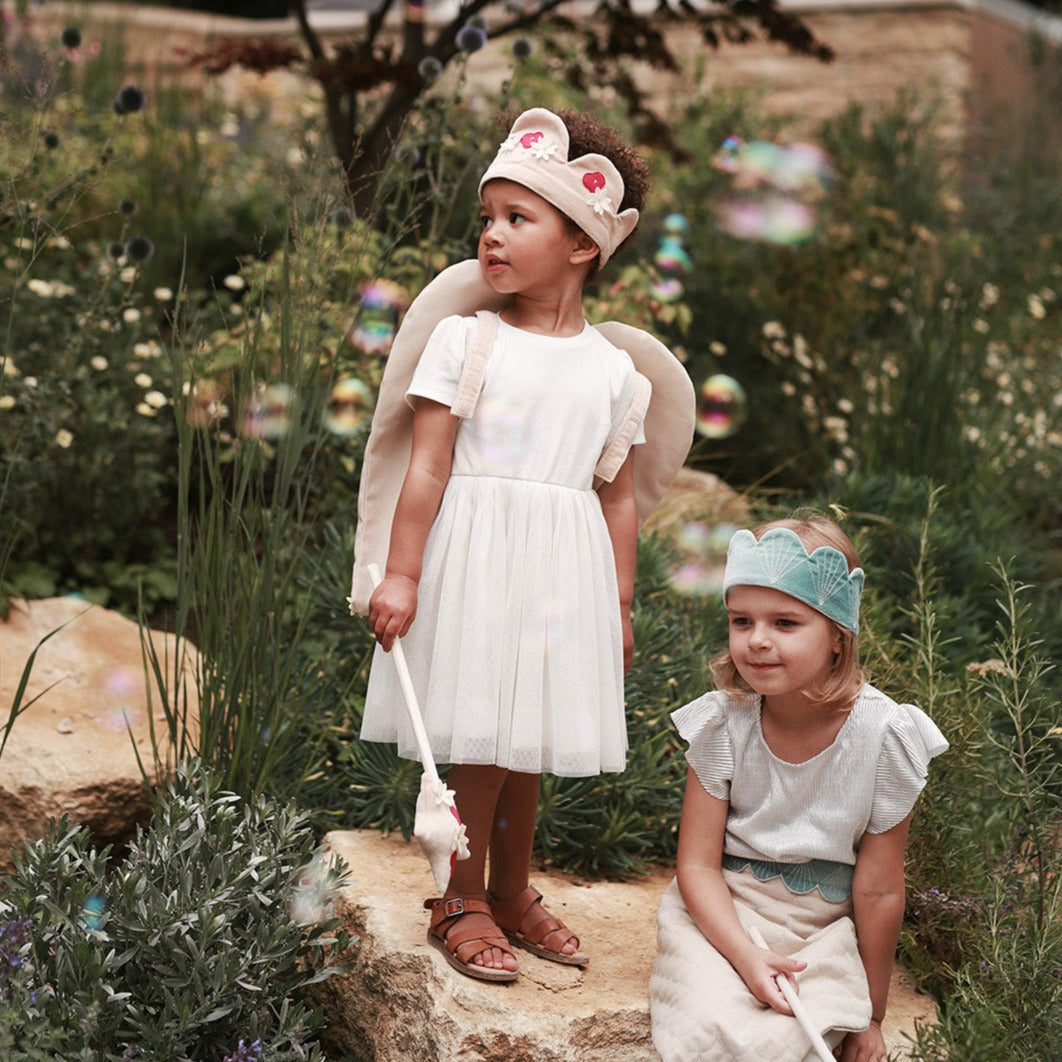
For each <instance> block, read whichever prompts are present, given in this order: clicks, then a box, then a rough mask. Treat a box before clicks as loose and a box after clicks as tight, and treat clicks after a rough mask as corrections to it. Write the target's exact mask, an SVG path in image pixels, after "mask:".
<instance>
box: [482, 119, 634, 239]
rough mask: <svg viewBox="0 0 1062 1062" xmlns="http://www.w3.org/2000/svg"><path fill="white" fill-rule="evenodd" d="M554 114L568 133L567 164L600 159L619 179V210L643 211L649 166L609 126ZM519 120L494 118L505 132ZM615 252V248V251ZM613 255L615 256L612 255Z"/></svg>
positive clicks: (598, 121)
mask: <svg viewBox="0 0 1062 1062" xmlns="http://www.w3.org/2000/svg"><path fill="white" fill-rule="evenodd" d="M553 113H554V114H556V115H557V117H558V118H560V120H561V121H562V122H563V123H564V125H565V128H566V129H567V130H568V160H569V161H571V160H572V159H577V158H578V157H579V156H580V155H585V154H587V153H588V152H594V153H595V154H598V155H604V156H605V157H606V158H607V159H609V160H610V161H611V162H612V164H613V165H614V166H615V167H616V169H617V170H618V171H619V175H620V177H622V178H623V202H621V203H620V206H619V209H620V210H621V211H622V210H627V209H628V208H629V207H633V208H634V209H635V210H637V211H641V210H643V209H644V208H645V201H646V199H648V198H649V187H650V181H649V163H648V162H647V161H646V160H645V158H644V157H643V156H642V155H640V154H639V153H638V152H637V151H636V150H635V149H634V148H632V147H631V146H630V145H629V144H628V143H627V142H626V141H625V140H624V139H623V137H622V136H620V134H619V132H618V131H617V130H616V129H613V127H612V126H611V125H606V124H605V123H604V122H602V121H600V120H599V119H597V118H595V117H594V116H593V115H592V114H587V113H586V112H585V111H573V110H564V111H554V112H553ZM518 117H519V115H517V114H513V113H511V112H508V111H507V112H505V113H504V114H500V115H498V119H497V121H498V125H499V126H500V127H501V128H503V129H505V130H508V129H509V128H510V126H511V125H512V124H513V122H514V121H516V119H517V118H518ZM566 220H567V221H568V223H569V224H570V225H571V226H572V227H573V228H574V229H575V230H576V231H578V229H579V226H578V225H576V224H575V222H574V221H572V220H571V219H570V218H568V219H566ZM637 231H638V227H637V226H635V227H634V229H633V231H632V232H631V233H630V235H629V236H628V237H627V239H625V240H624V241H623V243H621V244H620V247H623V246H625V245H626V244H627V243H628V242H629V241H630V239H631V238H632V237H633V236H634V233H635V232H637ZM616 250H617V251H618V250H619V247H617V248H616ZM614 253H615V252H614Z"/></svg>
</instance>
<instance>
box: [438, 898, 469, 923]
mask: <svg viewBox="0 0 1062 1062" xmlns="http://www.w3.org/2000/svg"><path fill="white" fill-rule="evenodd" d="M443 912H444V914H445V916H446V917H447V918H453V917H454V916H455V915H460V914H464V913H465V901H464V900H463V899H462V898H461V897H460V896H454V897H452V898H451V899H449V900H444V901H443Z"/></svg>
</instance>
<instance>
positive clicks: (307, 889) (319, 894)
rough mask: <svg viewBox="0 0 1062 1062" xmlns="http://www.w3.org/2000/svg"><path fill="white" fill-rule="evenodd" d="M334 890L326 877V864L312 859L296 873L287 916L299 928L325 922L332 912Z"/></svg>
mask: <svg viewBox="0 0 1062 1062" xmlns="http://www.w3.org/2000/svg"><path fill="white" fill-rule="evenodd" d="M334 898H335V889H334V888H333V885H332V882H331V881H330V880H329V876H328V862H327V860H325V859H323V858H321V857H314V858H313V859H311V860H310V862H309V863H307V864H306V865H305V866H304V867H302V868H301V869H300V870H299V872H298V877H297V878H296V879H295V883H294V885H293V887H292V890H291V893H290V895H289V896H288V914H289V915H290V916H291V920H292V921H293V922H295V923H296V924H297V925H300V926H310V925H316V924H318V923H320V922H323V921H325V920H326V919H327V918H328V917H329V916H330V915H331V911H332V901H333V900H334Z"/></svg>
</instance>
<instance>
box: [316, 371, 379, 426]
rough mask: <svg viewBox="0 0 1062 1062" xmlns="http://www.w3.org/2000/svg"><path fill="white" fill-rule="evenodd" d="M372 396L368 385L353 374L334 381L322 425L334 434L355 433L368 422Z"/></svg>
mask: <svg viewBox="0 0 1062 1062" xmlns="http://www.w3.org/2000/svg"><path fill="white" fill-rule="evenodd" d="M372 408H373V396H372V391H371V390H370V389H369V387H368V385H367V384H365V383H363V382H362V381H361V380H359V379H357V378H356V377H354V376H348V377H346V378H345V379H343V380H340V381H338V382H337V383H336V385H335V387H333V388H332V393H331V394H330V395H329V396H328V404H327V405H326V406H325V412H324V418H323V420H324V426H325V427H326V428H327V429H328V430H329V431H330V432H332V433H333V434H335V435H357V433H358V432H359V431H361V430H362V429H363V428H365V427H366V426H367V425H368V423H369V418H370V416H371V414H372Z"/></svg>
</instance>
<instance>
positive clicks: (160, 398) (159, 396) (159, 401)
mask: <svg viewBox="0 0 1062 1062" xmlns="http://www.w3.org/2000/svg"><path fill="white" fill-rule="evenodd" d="M144 401H145V402H146V403H147V404H148V405H149V406H151V408H152V409H162V407H163V406H164V405H166V402H167V398H166V396H165V395H164V394H163V393H162V392H161V391H148V393H147V394H146V395H144Z"/></svg>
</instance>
